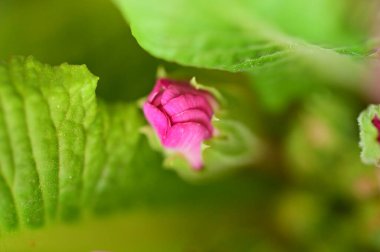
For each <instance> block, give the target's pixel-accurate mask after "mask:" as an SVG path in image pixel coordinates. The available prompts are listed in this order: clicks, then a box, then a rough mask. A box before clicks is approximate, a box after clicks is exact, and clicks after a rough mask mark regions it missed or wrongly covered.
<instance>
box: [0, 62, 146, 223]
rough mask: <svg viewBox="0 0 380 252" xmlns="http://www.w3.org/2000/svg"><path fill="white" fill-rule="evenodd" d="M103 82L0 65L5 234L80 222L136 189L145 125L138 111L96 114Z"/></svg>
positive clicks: (101, 109) (69, 71)
mask: <svg viewBox="0 0 380 252" xmlns="http://www.w3.org/2000/svg"><path fill="white" fill-rule="evenodd" d="M97 79H98V78H97V77H95V76H93V75H92V74H91V73H90V72H89V71H88V70H87V68H86V67H85V66H69V65H67V64H63V65H61V66H59V67H50V66H47V65H43V64H41V63H39V62H37V61H35V60H34V59H33V58H27V59H23V58H12V59H11V61H10V62H9V64H5V63H4V64H2V65H1V67H0V98H1V99H0V101H1V103H0V104H1V119H0V136H1V141H0V147H1V148H0V157H1V158H0V167H1V180H0V181H1V187H2V188H3V189H4V190H1V193H2V194H3V195H2V196H3V197H1V205H2V206H3V207H2V208H1V210H0V220H1V224H2V228H6V229H12V228H15V227H16V226H22V227H23V226H31V227H34V226H41V225H43V224H44V223H49V222H50V221H53V220H54V219H57V218H58V219H65V220H72V219H76V218H77V217H78V216H79V214H80V212H81V211H82V208H95V209H97V208H102V207H104V204H105V203H104V202H103V201H102V200H101V199H103V198H105V199H107V204H106V207H107V208H111V205H112V204H111V203H114V201H116V200H115V197H117V196H116V193H115V188H118V191H120V190H121V188H123V187H126V186H128V183H130V181H131V178H130V174H128V172H127V171H128V168H129V167H130V164H131V160H132V159H133V157H134V154H135V152H136V146H137V145H138V143H139V142H140V140H141V137H140V134H139V133H138V130H139V128H140V127H141V125H142V124H143V120H142V117H141V114H140V112H139V110H138V108H137V107H136V106H134V105H117V106H110V107H106V106H97V102H96V98H95V88H96V83H97ZM119 194H120V193H119ZM108 205H109V206H108Z"/></svg>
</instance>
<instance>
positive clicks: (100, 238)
mask: <svg viewBox="0 0 380 252" xmlns="http://www.w3.org/2000/svg"><path fill="white" fill-rule="evenodd" d="M352 2H353V4H351V5H349V6H350V8H352V10H354V9H355V8H357V6H356V5H355V3H354V1H352ZM348 12H349V11H348ZM353 13H356V15H357V16H354V15H353V16H352V20H351V21H350V22H348V23H349V24H350V28H349V29H347V30H349V31H350V32H349V33H348V34H349V35H347V34H346V35H344V36H343V35H342V34H341V33H336V34H335V33H333V32H334V30H333V31H332V34H331V36H332V37H333V38H334V40H335V41H336V42H337V44H338V43H340V42H341V41H342V40H347V39H348V40H349V41H360V40H361V39H363V38H364V37H365V36H366V33H367V32H368V30H370V29H367V28H368V27H365V28H363V27H362V26H361V24H362V25H364V24H368V23H369V22H370V20H371V18H370V12H368V10H367V9H363V10H361V11H359V12H358V10H357V9H355V12H353ZM362 19H366V20H365V21H363V20H362ZM355 20H362V21H363V22H361V23H358V22H355ZM316 22H318V21H316ZM348 23H347V25H349V24H348ZM315 27H316V28H315V29H316V30H315V32H314V33H313V32H309V33H308V34H309V35H310V37H311V38H318V36H317V35H318V30H317V29H318V24H317V23H316V26H315ZM337 30H339V29H337ZM316 34H317V35H316ZM347 37H349V38H347ZM12 55H24V56H28V55H33V56H34V57H35V58H37V59H38V60H40V61H42V62H44V63H48V64H52V65H57V64H60V63H63V62H68V63H70V64H86V65H87V66H88V68H89V69H90V71H91V72H92V73H94V74H95V75H97V76H99V77H100V81H99V84H98V88H97V95H98V97H99V98H100V99H102V100H105V101H107V102H110V103H116V102H133V101H136V100H137V99H139V98H141V97H143V96H145V95H146V94H147V93H148V92H149V91H150V89H151V88H152V86H153V84H154V82H155V76H156V70H157V68H158V66H164V67H165V68H166V69H167V70H168V71H169V72H175V73H177V74H179V75H181V74H182V75H183V76H197V77H198V79H200V81H201V82H202V81H203V80H204V81H206V82H207V83H211V84H214V85H215V86H216V87H218V88H220V89H222V90H224V91H225V92H226V93H230V94H234V95H235V96H234V95H231V96H232V98H231V99H232V103H231V108H230V109H231V110H232V111H234V113H235V114H236V117H240V118H241V120H242V121H244V122H245V123H247V124H249V125H252V128H254V130H255V131H256V133H257V134H258V135H259V136H260V138H262V139H265V141H266V142H267V146H266V147H267V149H268V150H267V151H268V153H269V154H268V156H267V158H265V159H264V160H262V161H261V162H259V163H258V164H256V165H254V166H252V167H248V168H247V169H245V170H243V171H241V172H239V173H237V174H236V175H234V176H230V177H228V178H223V179H220V180H217V181H213V182H208V183H203V184H191V183H188V182H185V181H183V180H182V179H181V178H179V177H178V176H177V175H176V174H175V173H174V172H172V171H167V170H164V169H163V168H162V167H161V165H160V163H161V159H160V156H159V154H157V158H156V160H157V162H156V163H151V164H147V166H149V169H148V167H147V171H146V172H152V174H153V175H152V176H154V174H157V173H168V176H169V177H170V179H169V182H165V183H168V184H166V186H165V188H164V189H162V188H161V184H160V182H159V181H156V180H154V179H152V180H151V181H148V182H146V184H147V185H149V186H147V187H146V188H147V189H146V190H145V191H141V192H139V193H138V194H136V195H137V196H136V195H134V196H133V197H131V200H130V201H128V202H126V204H124V206H123V209H120V210H118V211H116V213H113V214H108V212H107V214H103V215H102V216H100V217H97V218H93V217H91V218H89V219H84V220H82V221H79V222H76V223H72V224H62V225H59V226H58V227H57V226H56V227H47V228H44V229H42V230H35V231H25V232H22V233H15V234H13V235H10V236H7V237H1V238H0V251H97V250H105V251H186V252H187V251H189V252H193V251H194V252H195V251H218V252H219V251H269V252H270V251H316V252H317V251H318V252H323V251H342V252H349V251H353V252H354V251H355V252H357V251H380V228H379V227H380V201H379V200H380V197H379V196H380V194H379V187H380V179H379V178H380V173H379V172H378V171H376V170H375V169H374V167H368V166H364V165H363V164H361V161H360V157H359V154H360V149H359V146H358V142H359V139H358V127H357V123H356V118H357V116H358V114H359V113H360V111H361V110H362V109H364V108H365V107H366V106H367V104H368V103H370V102H371V101H373V99H374V98H373V97H370V94H369V93H365V92H364V93H358V92H357V90H351V89H345V88H339V87H337V86H334V87H330V86H328V85H325V83H323V81H322V80H319V79H317V80H315V79H313V80H310V79H308V78H304V77H300V76H299V75H297V74H295V75H294V76H292V78H284V79H283V82H281V85H278V82H273V81H271V80H272V78H269V77H268V75H270V74H272V75H273V74H281V73H276V72H275V73H273V72H272V73H268V74H266V75H265V74H264V75H261V76H260V77H256V76H255V75H254V74H247V73H239V74H238V73H237V74H231V73H226V72H222V71H211V70H202V69H195V68H187V67H183V66H179V65H176V64H173V63H170V62H165V61H162V60H159V59H157V58H154V57H152V56H150V55H149V54H148V53H147V52H145V51H144V50H143V49H142V48H140V47H139V45H138V44H137V42H136V41H135V39H134V38H133V36H132V35H131V32H130V30H129V27H128V24H127V22H126V21H125V19H124V18H123V17H122V15H121V13H120V12H119V10H118V9H117V8H116V6H115V5H114V4H113V3H112V2H110V1H107V0H80V1H75V0H66V1H56V0H0V59H1V60H6V59H8V58H9V57H11V56H12ZM279 71H286V72H287V73H288V70H287V69H285V70H283V69H279ZM287 76H289V75H287ZM319 82H322V83H319ZM363 85H364V84H363ZM247 93H248V95H247ZM241 97H243V98H244V99H242V98H241Z"/></svg>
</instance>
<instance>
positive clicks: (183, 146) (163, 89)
mask: <svg viewBox="0 0 380 252" xmlns="http://www.w3.org/2000/svg"><path fill="white" fill-rule="evenodd" d="M215 106H216V101H215V99H214V97H213V96H212V95H211V94H210V93H208V92H207V91H204V90H199V89H196V88H195V87H193V86H192V85H190V83H188V82H179V81H173V80H169V79H159V80H157V82H156V85H155V87H154V88H153V90H152V92H151V93H150V94H149V96H148V100H147V101H146V102H145V104H144V114H145V117H146V119H147V120H148V122H149V123H150V124H151V125H152V127H153V128H154V130H155V131H156V133H157V135H158V137H159V139H160V141H161V144H162V145H163V146H164V147H165V148H167V149H169V150H172V151H175V152H178V153H181V154H182V155H183V156H184V157H185V158H186V159H187V160H188V162H189V163H190V164H191V166H192V167H193V168H194V169H201V168H202V166H203V160H202V153H201V145H202V142H203V141H204V140H206V139H209V138H211V137H212V136H213V134H214V128H213V126H212V124H211V118H212V116H213V113H214V108H215Z"/></svg>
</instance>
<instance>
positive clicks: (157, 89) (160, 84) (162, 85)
mask: <svg viewBox="0 0 380 252" xmlns="http://www.w3.org/2000/svg"><path fill="white" fill-rule="evenodd" d="M170 82H171V81H170V80H167V79H159V80H157V81H156V84H155V85H154V87H153V90H152V92H150V94H149V96H148V101H149V102H152V101H153V100H154V99H156V97H157V95H158V94H159V93H161V92H162V91H163V90H165V89H166V88H167V87H168V86H169V85H170Z"/></svg>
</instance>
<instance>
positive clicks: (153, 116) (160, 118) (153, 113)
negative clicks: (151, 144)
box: [144, 102, 170, 142]
mask: <svg viewBox="0 0 380 252" xmlns="http://www.w3.org/2000/svg"><path fill="white" fill-rule="evenodd" d="M144 115H145V117H146V119H147V120H148V122H149V123H150V125H152V126H153V128H154V130H155V131H156V133H157V134H158V137H159V138H160V140H161V142H163V141H164V140H165V138H166V134H167V131H168V128H169V127H170V121H169V118H168V117H167V116H166V115H165V114H164V113H163V112H162V111H161V110H159V109H158V108H156V107H154V106H153V105H152V104H150V103H148V102H146V103H145V104H144Z"/></svg>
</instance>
